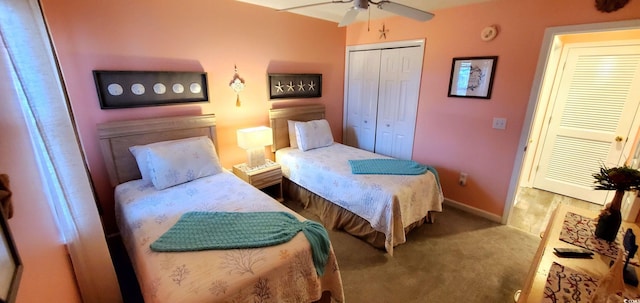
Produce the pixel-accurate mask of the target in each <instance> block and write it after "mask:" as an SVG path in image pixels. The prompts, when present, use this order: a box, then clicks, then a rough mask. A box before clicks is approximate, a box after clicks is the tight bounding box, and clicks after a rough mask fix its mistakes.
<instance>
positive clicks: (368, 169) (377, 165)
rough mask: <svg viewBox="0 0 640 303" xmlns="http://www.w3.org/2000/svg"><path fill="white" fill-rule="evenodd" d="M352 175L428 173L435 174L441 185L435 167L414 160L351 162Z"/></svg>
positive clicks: (437, 181)
mask: <svg viewBox="0 0 640 303" xmlns="http://www.w3.org/2000/svg"><path fill="white" fill-rule="evenodd" d="M349 165H351V173H353V174H359V175H366V174H369V175H422V174H424V173H426V172H427V171H430V172H432V173H433V175H434V176H435V178H436V183H438V185H440V177H439V176H438V171H436V169H435V167H433V166H431V165H423V164H420V163H418V162H416V161H412V160H401V159H366V160H349Z"/></svg>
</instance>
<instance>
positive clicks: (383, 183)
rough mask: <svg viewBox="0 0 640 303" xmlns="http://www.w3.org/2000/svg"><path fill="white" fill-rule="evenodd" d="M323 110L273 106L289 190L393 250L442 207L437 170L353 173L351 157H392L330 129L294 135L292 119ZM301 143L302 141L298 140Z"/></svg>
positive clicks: (326, 218) (334, 222) (329, 221)
mask: <svg viewBox="0 0 640 303" xmlns="http://www.w3.org/2000/svg"><path fill="white" fill-rule="evenodd" d="M324 114H325V109H324V106H323V105H309V106H299V107H288V108H281V109H271V110H270V111H269V118H270V123H271V128H272V129H273V136H274V138H273V142H274V144H273V146H272V151H274V152H275V159H276V162H278V163H280V164H281V166H282V172H283V175H284V176H285V182H284V190H285V193H286V195H287V196H288V197H289V198H291V199H293V200H296V201H299V202H301V203H302V204H303V206H304V207H305V208H307V209H310V210H311V211H312V212H314V213H315V214H316V215H318V216H319V217H320V218H321V220H322V222H323V223H324V225H325V226H326V227H327V228H330V229H341V230H344V231H346V232H348V233H349V234H352V235H354V236H356V237H359V238H361V239H363V240H365V241H367V242H368V243H370V244H372V245H373V246H375V247H379V248H384V249H386V251H387V252H388V253H389V254H390V255H393V249H394V247H395V246H398V245H400V244H402V243H405V242H406V234H407V233H408V232H409V231H411V230H412V229H414V228H416V227H418V226H420V225H422V224H424V223H425V222H429V221H431V220H433V217H432V213H433V212H440V211H442V202H443V200H444V196H443V194H442V189H441V187H440V184H439V180H438V177H437V173H436V172H435V170H431V171H427V172H426V173H424V174H417V175H391V174H353V173H352V169H351V166H350V165H349V161H350V160H364V159H390V158H389V157H386V156H383V155H379V154H375V153H371V152H368V151H364V150H361V149H356V148H353V147H350V146H346V145H342V144H339V143H336V142H333V140H332V139H329V140H327V139H326V137H328V136H331V135H330V133H329V134H326V130H325V132H324V133H323V132H322V131H321V132H319V133H317V132H316V133H313V134H309V132H308V131H307V132H304V134H303V135H304V136H306V137H305V138H302V139H301V138H299V137H296V136H293V135H292V133H293V132H294V131H296V130H295V129H294V128H292V127H291V126H292V124H293V125H296V124H297V127H299V126H301V124H299V122H303V123H304V122H308V121H318V120H323V119H324V118H325V115H324ZM292 122H293V123H292ZM295 122H298V123H295ZM310 127H312V128H317V126H316V125H313V126H310ZM298 131H300V129H298V130H297V131H296V133H298ZM329 132H330V130H329ZM305 140H307V141H309V142H310V143H305ZM300 143H302V144H303V146H296V145H300ZM292 145H293V147H292ZM307 145H310V146H307ZM309 147H311V148H309ZM303 150H304V151H303Z"/></svg>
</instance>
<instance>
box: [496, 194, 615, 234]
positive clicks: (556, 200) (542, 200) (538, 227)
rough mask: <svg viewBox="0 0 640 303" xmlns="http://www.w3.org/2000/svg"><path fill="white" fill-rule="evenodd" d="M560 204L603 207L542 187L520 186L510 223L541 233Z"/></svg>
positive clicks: (534, 232) (595, 208) (597, 208)
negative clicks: (542, 188)
mask: <svg viewBox="0 0 640 303" xmlns="http://www.w3.org/2000/svg"><path fill="white" fill-rule="evenodd" d="M559 204H569V205H574V206H577V207H582V208H586V209H591V210H594V211H599V210H600V209H602V207H603V206H601V205H597V204H594V203H591V202H586V201H583V200H578V199H574V198H571V197H566V196H562V195H558V194H555V193H552V192H548V191H544V190H540V189H535V188H528V187H520V188H519V189H518V192H517V193H516V202H515V205H514V207H513V210H512V212H511V216H510V217H509V222H508V224H509V225H511V226H513V227H516V228H518V229H520V230H524V231H526V232H529V233H532V234H535V235H539V234H540V233H541V232H543V231H544V229H545V227H546V226H547V222H549V217H550V216H551V213H552V212H553V210H554V209H556V207H557V206H558V205H559Z"/></svg>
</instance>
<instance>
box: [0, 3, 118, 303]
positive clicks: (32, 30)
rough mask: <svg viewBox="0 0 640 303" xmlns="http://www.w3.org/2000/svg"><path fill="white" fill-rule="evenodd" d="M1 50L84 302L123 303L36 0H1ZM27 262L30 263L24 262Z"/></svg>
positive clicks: (70, 114)
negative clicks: (18, 97) (6, 57)
mask: <svg viewBox="0 0 640 303" xmlns="http://www.w3.org/2000/svg"><path fill="white" fill-rule="evenodd" d="M0 35H1V38H2V41H1V42H2V45H1V46H2V51H3V52H6V55H7V56H8V58H9V60H10V62H11V65H12V66H11V67H10V68H9V70H5V71H0V72H5V73H7V74H9V75H11V78H13V79H14V87H15V89H16V92H17V94H18V95H19V96H20V100H18V101H17V102H20V106H21V108H22V109H23V113H24V116H25V120H26V122H27V125H28V126H29V131H30V134H31V140H32V143H33V145H34V150H36V153H37V154H38V163H39V166H40V171H41V175H42V179H43V183H44V184H46V185H47V188H46V189H44V190H45V191H46V194H47V196H48V197H49V204H50V206H51V210H52V213H53V214H54V216H55V217H56V219H57V223H58V226H59V229H60V235H61V237H62V238H63V241H64V242H65V243H66V245H67V248H68V251H69V254H70V257H71V262H72V264H73V268H74V272H75V275H76V279H77V281H78V287H79V289H80V293H81V296H82V299H83V301H84V302H109V303H111V302H122V297H121V294H120V289H119V287H118V282H117V278H116V275H115V270H114V268H113V264H112V262H111V257H110V255H109V250H108V247H107V244H106V240H105V235H104V231H103V229H102V225H101V223H100V222H101V221H100V217H99V215H98V211H97V206H96V201H95V196H94V194H93V191H92V187H91V183H90V179H89V175H88V172H87V167H86V166H85V162H84V156H83V154H82V149H81V146H80V144H79V140H78V136H77V133H76V131H75V127H74V123H73V115H72V113H71V110H70V108H69V104H68V102H67V98H66V94H65V91H64V87H63V85H62V82H61V77H60V74H59V71H58V67H57V64H56V60H55V58H54V56H53V50H52V48H51V44H50V40H49V36H48V33H47V30H46V26H45V23H44V20H43V16H42V12H41V10H40V6H39V4H38V3H37V0H2V1H0ZM26 266H28V265H26Z"/></svg>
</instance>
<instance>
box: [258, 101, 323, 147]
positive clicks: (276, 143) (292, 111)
mask: <svg viewBox="0 0 640 303" xmlns="http://www.w3.org/2000/svg"><path fill="white" fill-rule="evenodd" d="M318 119H324V105H322V104H313V105H304V106H292V107H285V108H276V109H271V110H269V120H270V121H271V129H272V131H273V145H271V151H273V152H275V151H276V150H278V149H281V148H285V147H288V146H289V123H288V122H287V120H294V121H310V120H318Z"/></svg>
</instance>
